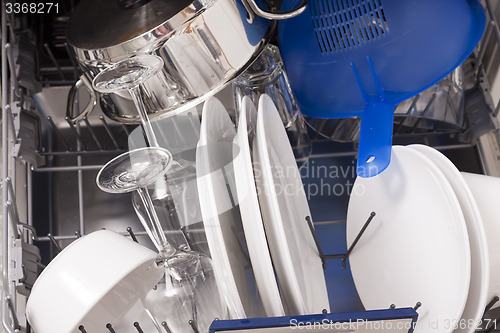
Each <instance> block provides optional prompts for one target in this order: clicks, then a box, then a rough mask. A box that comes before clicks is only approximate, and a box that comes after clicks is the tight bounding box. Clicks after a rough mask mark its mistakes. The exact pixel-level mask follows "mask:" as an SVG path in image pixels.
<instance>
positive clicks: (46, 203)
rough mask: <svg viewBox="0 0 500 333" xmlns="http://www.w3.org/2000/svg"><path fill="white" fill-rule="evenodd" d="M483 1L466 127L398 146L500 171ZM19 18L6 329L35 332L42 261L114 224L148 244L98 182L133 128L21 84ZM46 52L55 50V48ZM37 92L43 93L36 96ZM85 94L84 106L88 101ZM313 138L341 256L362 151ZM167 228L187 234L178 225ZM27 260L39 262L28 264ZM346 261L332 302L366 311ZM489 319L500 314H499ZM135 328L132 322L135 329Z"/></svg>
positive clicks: (5, 45) (321, 223) (493, 33)
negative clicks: (327, 177) (337, 172)
mask: <svg viewBox="0 0 500 333" xmlns="http://www.w3.org/2000/svg"><path fill="white" fill-rule="evenodd" d="M485 5H487V9H488V11H489V13H490V24H489V26H488V29H487V32H486V34H485V37H484V38H483V40H482V42H481V43H480V46H479V47H478V48H477V49H476V51H475V52H474V54H473V55H472V56H471V57H470V58H469V59H468V60H467V62H466V64H465V65H464V68H465V78H466V80H465V84H466V86H465V87H466V95H465V118H466V122H465V123H466V124H465V126H464V128H463V129H461V130H451V131H446V132H442V131H435V130H428V131H425V132H416V131H413V130H411V131H405V132H402V131H398V130H396V132H395V135H394V144H410V143H422V144H426V145H430V146H433V147H435V148H436V149H438V150H440V151H442V152H443V153H445V154H446V155H447V156H448V157H449V158H450V159H451V160H452V161H453V162H454V163H455V164H456V165H457V167H458V168H459V169H460V170H462V171H469V172H476V173H484V174H491V175H496V176H500V171H499V170H500V163H499V162H498V161H499V160H500V137H499V126H498V121H497V119H496V117H497V113H498V111H499V109H500V103H499V102H497V103H494V102H493V100H492V97H491V95H490V90H491V89H490V86H489V82H488V75H487V73H486V71H485V69H486V68H485V66H483V60H484V57H485V54H486V57H487V55H488V54H489V53H488V50H489V48H491V47H492V46H491V45H492V44H496V45H498V44H500V32H499V30H498V27H497V25H496V19H495V17H494V16H492V15H491V13H492V8H491V7H490V6H489V5H490V3H489V2H485ZM3 6H4V4H3ZM3 9H5V8H3ZM14 21H15V18H14V17H12V16H9V15H7V14H6V11H5V10H3V11H2V50H5V52H2V150H1V153H2V158H1V165H2V185H3V186H2V204H3V206H2V207H3V209H2V228H1V237H2V238H1V239H2V249H1V252H2V273H3V275H2V299H1V304H2V306H1V308H2V324H3V330H4V332H10V333H13V332H29V331H30V329H29V325H27V324H26V320H25V300H26V296H27V295H29V290H30V288H31V286H32V284H33V282H34V280H35V279H36V277H37V274H38V273H40V271H41V270H42V269H43V267H44V265H46V264H48V263H49V262H50V260H51V259H52V258H53V257H54V256H55V255H57V253H58V251H60V249H61V248H64V247H65V246H67V245H68V244H69V243H71V242H72V241H73V240H74V239H76V238H77V237H80V236H81V235H85V234H87V233H89V232H92V231H95V230H99V229H101V228H109V229H112V230H115V231H119V232H121V233H122V234H123V235H126V236H130V237H136V238H137V239H138V241H139V242H140V243H142V244H145V245H147V246H151V244H150V243H149V240H148V238H147V236H146V234H145V231H143V229H142V226H141V224H140V222H139V220H138V218H137V216H136V214H135V212H134V210H133V208H132V205H131V200H130V196H124V197H122V198H117V197H116V196H113V195H108V194H106V193H104V192H102V191H100V190H99V189H98V188H97V186H96V185H95V176H96V174H97V171H98V170H99V169H100V168H101V167H102V166H103V165H104V164H105V163H106V162H107V161H108V160H110V159H111V158H112V157H114V156H117V155H118V154H120V153H122V152H124V151H126V150H127V138H128V136H129V135H130V133H131V132H132V131H133V130H134V129H135V126H132V125H123V124H118V123H114V122H111V121H107V119H106V118H105V117H104V116H103V115H102V113H100V112H98V110H95V111H94V112H93V114H92V116H91V117H89V118H88V119H85V120H84V121H81V122H79V123H78V124H76V125H73V124H71V123H69V122H67V121H66V120H65V117H64V114H65V111H66V98H67V96H68V92H69V89H70V85H71V84H72V83H73V82H74V78H73V79H71V80H68V79H49V80H46V81H45V82H42V83H43V87H42V86H41V85H40V86H36V84H37V83H36V82H35V83H33V81H30V80H24V81H23V79H25V77H21V75H24V72H23V71H22V70H21V71H20V70H19V68H18V67H17V66H18V65H19V62H18V61H17V59H18V58H16V57H21V56H22V55H23V54H24V53H22V52H20V51H23V50H24V48H23V46H22V45H20V44H21V42H20V39H19V38H18V36H17V35H16V34H17V30H16V29H14V28H13V27H15V25H16V24H15V22H14ZM48 51H49V54H50V49H49V50H48ZM54 60H55V62H54V66H53V68H49V69H45V70H44V69H42V70H41V71H40V72H43V73H45V72H47V73H48V72H51V71H52V72H55V73H56V74H55V75H56V77H57V74H58V73H60V72H61V73H62V72H64V74H63V75H61V76H62V77H63V78H64V77H68V73H70V74H71V73H72V71H73V68H72V67H70V68H69V69H68V68H65V67H64V66H59V65H58V63H57V60H56V59H54ZM33 61H35V59H33ZM70 76H71V75H70ZM47 77H48V76H47ZM36 91H39V92H37V93H34V92H36ZM220 97H221V99H222V100H225V101H226V103H225V104H226V105H232V104H233V103H232V101H231V98H232V92H231V91H225V92H222V93H221V95H220ZM81 99H82V104H84V103H85V97H82V98H81ZM233 108H234V107H233ZM198 111H200V110H198ZM233 111H234V110H233ZM395 128H396V129H397V128H398V126H395ZM310 135H311V138H312V147H313V148H312V155H311V157H310V158H309V162H308V163H307V165H306V166H305V167H304V166H303V167H302V168H301V172H302V176H303V181H304V186H305V189H306V193H307V194H308V199H309V203H310V208H311V212H312V215H313V220H314V221H315V222H314V223H315V228H316V229H317V230H320V232H318V234H320V233H321V234H322V235H328V236H329V238H331V239H334V240H335V242H332V241H330V242H325V238H324V237H319V238H320V239H319V241H320V245H321V247H322V248H323V250H324V251H325V252H329V253H343V252H345V251H346V241H345V218H346V211H347V209H346V207H347V203H348V197H349V188H350V187H352V184H353V182H354V179H355V172H354V170H355V156H356V150H357V147H356V144H355V143H352V142H350V143H339V142H334V141H331V140H328V139H326V138H323V137H321V136H318V135H316V133H314V132H313V131H311V133H310ZM179 136H181V134H180V133H179ZM328 166H339V168H344V176H342V177H338V178H337V179H334V180H333V182H331V183H325V182H322V181H323V180H322V177H321V175H320V173H321V172H319V174H318V171H319V170H323V168H325V167H328ZM314 170H316V172H314ZM346 170H348V171H346ZM332 197H335V200H334V201H333V200H332ZM325 208H328V209H325ZM103 212H105V214H103ZM200 223H201V222H200ZM170 232H174V233H177V234H178V235H179V237H183V234H182V232H181V231H180V230H174V231H170ZM187 232H188V234H189V237H190V239H191V240H192V241H193V243H194V244H195V246H197V247H198V249H199V250H201V251H207V248H206V244H205V241H204V237H203V235H201V234H202V229H201V228H199V226H197V225H193V226H191V228H190V229H189V230H188V231H187ZM333 243H335V244H333ZM332 244H333V245H332ZM29 265H31V266H30V267H35V268H34V269H29V270H28V269H26V267H28V266H29ZM33 265H34V266H33ZM339 266H340V265H337V264H334V265H328V267H327V269H326V270H325V276H326V279H327V285H328V287H329V288H328V289H329V297H330V299H331V300H335V301H334V302H333V304H332V312H348V311H358V310H362V305H361V302H360V300H359V298H358V296H357V293H356V290H355V287H354V284H353V281H352V277H351V276H350V272H349V271H344V270H342V269H341V268H339ZM336 286H341V287H337V288H336ZM491 316H493V317H494V318H497V317H495V316H498V311H497V312H496V313H492V314H491ZM493 317H492V318H493ZM135 329H136V328H134V327H131V330H130V332H132V331H133V330H134V331H135ZM116 332H117V333H124V332H123V331H122V332H120V331H119V330H116ZM139 332H140V331H139ZM144 332H146V333H149V332H148V331H146V330H144ZM89 333H91V332H89ZM125 333H126V332H125Z"/></svg>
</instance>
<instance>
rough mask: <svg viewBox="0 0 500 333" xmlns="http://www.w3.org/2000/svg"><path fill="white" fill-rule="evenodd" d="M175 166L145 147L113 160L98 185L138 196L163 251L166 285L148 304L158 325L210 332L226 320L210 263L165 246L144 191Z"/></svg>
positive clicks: (205, 258)
mask: <svg viewBox="0 0 500 333" xmlns="http://www.w3.org/2000/svg"><path fill="white" fill-rule="evenodd" d="M171 163H172V155H171V154H170V152H169V151H168V150H166V149H164V148H160V147H146V148H139V149H135V150H132V151H129V152H126V153H123V154H121V155H119V156H117V157H115V158H114V159H112V160H111V161H109V162H108V163H107V164H106V165H105V166H104V167H103V168H102V169H101V170H100V171H99V173H98V174H97V180H96V182H97V186H98V187H99V188H100V189H101V190H103V191H105V192H108V193H128V192H132V191H137V193H138V194H139V197H140V198H141V200H142V202H143V205H144V207H146V211H147V212H148V217H149V218H148V219H147V220H146V219H141V222H143V223H144V228H145V229H146V231H147V233H148V235H149V236H150V238H151V240H152V241H153V244H154V245H155V246H156V248H157V249H158V251H159V254H160V256H159V259H158V261H159V264H162V265H163V267H164V268H165V274H164V276H163V278H162V280H161V281H160V282H159V283H158V284H157V285H156V287H155V289H154V290H153V291H151V292H150V293H149V294H148V295H147V296H146V299H145V300H144V305H145V308H146V310H147V312H148V313H149V314H150V316H151V318H152V319H153V321H154V323H155V325H156V326H157V327H158V329H159V330H160V331H161V329H160V327H164V329H166V328H168V330H169V331H170V332H172V333H176V332H190V333H192V332H193V331H197V330H198V331H202V332H206V331H208V328H209V326H210V324H211V322H212V321H213V320H214V319H216V318H225V316H226V308H225V306H224V303H223V302H222V299H221V297H220V294H219V291H218V288H217V284H216V281H215V274H214V272H213V267H212V262H211V259H210V258H209V257H208V256H206V255H205V254H203V253H201V252H195V251H192V250H191V249H190V248H189V247H188V246H184V247H182V248H180V249H175V248H174V247H172V246H171V245H170V243H169V242H168V241H167V239H166V237H165V234H164V232H163V229H162V227H161V224H160V221H159V219H158V215H157V214H156V211H155V209H154V207H153V202H152V200H151V196H150V194H149V192H148V191H147V189H146V187H147V186H148V185H150V184H152V183H154V182H156V181H158V180H159V179H161V178H162V177H163V176H164V175H165V173H166V172H167V171H168V169H169V167H170V165H171Z"/></svg>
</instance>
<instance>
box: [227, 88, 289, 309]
mask: <svg viewBox="0 0 500 333" xmlns="http://www.w3.org/2000/svg"><path fill="white" fill-rule="evenodd" d="M241 104H242V107H241V110H240V114H239V117H240V119H239V122H238V132H237V134H236V136H235V137H234V147H233V149H234V151H233V152H234V156H233V157H234V162H233V163H234V176H235V179H236V193H237V195H238V203H239V207H240V212H241V220H242V223H243V230H244V231H245V238H246V240H247V247H248V254H249V256H250V260H251V262H252V267H253V270H254V273H255V280H256V281H257V287H258V288H259V293H260V296H261V298H262V303H263V305H264V309H265V311H266V314H267V315H268V316H270V317H279V316H284V315H285V311H284V310H283V304H282V303H281V298H280V292H279V289H278V284H277V283H276V278H275V276H274V269H273V263H272V262H271V255H270V253H269V248H268V245H267V239H266V233H265V231H264V224H263V222H262V216H261V214H260V206H259V200H258V198H257V189H256V188H255V179H254V175H253V166H252V157H251V154H250V144H249V142H248V135H249V132H250V133H252V134H253V133H254V132H255V123H256V121H257V110H255V106H254V105H253V103H252V100H251V99H250V98H249V97H248V96H245V97H243V101H242V103H241ZM247 119H248V123H247Z"/></svg>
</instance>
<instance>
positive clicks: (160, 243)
mask: <svg viewBox="0 0 500 333" xmlns="http://www.w3.org/2000/svg"><path fill="white" fill-rule="evenodd" d="M137 192H138V193H139V196H140V198H141V200H142V203H143V204H144V208H145V209H146V213H147V214H148V219H149V224H150V225H145V226H144V228H145V229H146V230H149V231H150V232H148V234H149V235H150V237H151V236H152V239H151V240H152V241H153V243H154V244H155V246H156V247H157V249H158V251H159V252H160V255H162V256H163V257H169V256H171V255H172V254H173V253H174V252H175V250H174V248H173V247H172V246H171V245H170V243H169V242H168V241H167V238H166V237H165V233H164V232H163V228H162V227H161V223H160V219H159V218H158V215H157V214H156V210H155V208H154V205H153V200H151V196H150V195H149V192H148V190H147V188H140V189H138V190H137Z"/></svg>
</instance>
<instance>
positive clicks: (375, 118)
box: [279, 0, 486, 177]
mask: <svg viewBox="0 0 500 333" xmlns="http://www.w3.org/2000/svg"><path fill="white" fill-rule="evenodd" d="M297 3H298V0H292V1H289V0H285V1H284V5H283V10H286V9H288V8H293V7H294V6H296V5H297ZM485 23H486V17H485V13H484V9H483V7H482V6H481V5H480V4H479V2H478V1H476V0H309V3H308V8H307V9H306V10H305V11H304V13H302V14H301V15H299V16H297V17H295V18H292V19H288V20H284V21H281V22H280V24H279V40H280V48H281V52H282V55H283V60H284V63H285V67H286V69H287V73H288V76H289V79H290V84H291V87H292V90H293V91H294V93H295V94H296V96H297V100H298V103H299V106H300V108H301V110H302V112H303V113H304V114H306V115H308V116H311V117H318V118H345V117H355V116H358V117H361V129H360V138H359V150H358V161H357V174H358V175H359V176H361V177H372V176H375V175H377V174H379V173H380V172H382V171H383V170H385V168H386V167H387V166H388V165H389V162H390V156H391V146H392V124H393V117H394V108H395V107H396V105H397V104H399V103H400V102H402V101H404V100H405V99H408V98H410V97H412V96H414V95H416V94H418V93H419V92H421V91H422V90H424V89H426V88H428V87H429V86H431V85H433V84H434V83H436V82H437V81H439V80H440V79H441V78H443V77H444V76H446V75H447V74H449V73H450V72H451V71H452V70H453V69H455V68H456V67H457V66H458V65H459V64H460V63H461V62H462V61H463V60H465V58H467V56H468V55H469V54H470V53H471V52H472V51H473V49H474V47H475V46H476V45H477V43H478V42H479V40H480V39H481V36H482V34H483V32H484V28H485Z"/></svg>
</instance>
